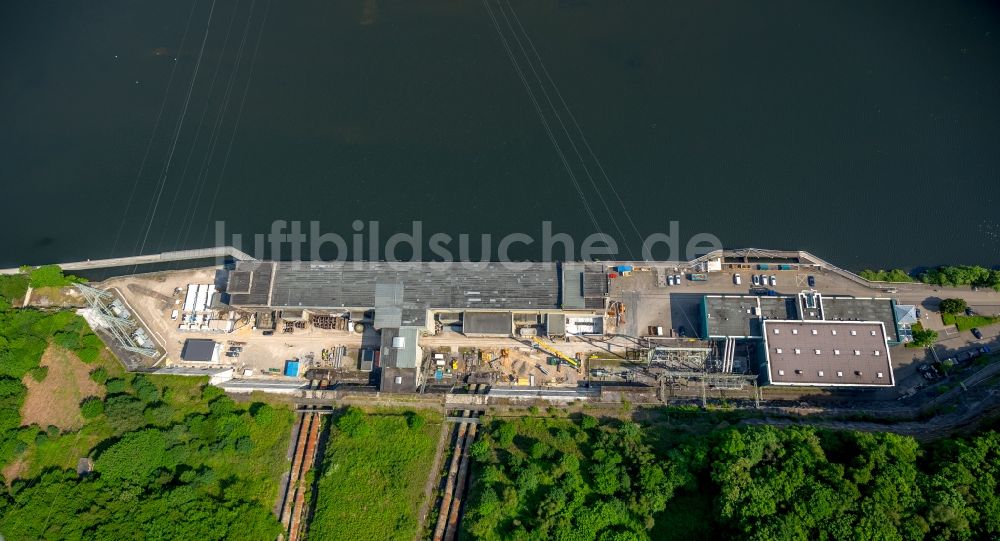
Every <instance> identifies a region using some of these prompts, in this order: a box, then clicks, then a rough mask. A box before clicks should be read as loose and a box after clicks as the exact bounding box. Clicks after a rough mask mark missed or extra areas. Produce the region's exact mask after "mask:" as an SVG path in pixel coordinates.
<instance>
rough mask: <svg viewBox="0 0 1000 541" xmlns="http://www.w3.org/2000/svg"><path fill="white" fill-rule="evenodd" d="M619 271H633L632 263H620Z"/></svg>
mask: <svg viewBox="0 0 1000 541" xmlns="http://www.w3.org/2000/svg"><path fill="white" fill-rule="evenodd" d="M616 268H617V269H618V272H632V265H618V266H617V267H616Z"/></svg>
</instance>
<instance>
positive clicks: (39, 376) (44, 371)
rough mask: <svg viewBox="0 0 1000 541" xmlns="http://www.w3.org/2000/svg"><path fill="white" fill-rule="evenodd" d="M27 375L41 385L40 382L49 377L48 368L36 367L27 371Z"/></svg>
mask: <svg viewBox="0 0 1000 541" xmlns="http://www.w3.org/2000/svg"><path fill="white" fill-rule="evenodd" d="M28 373H29V374H31V379H33V380H35V381H37V382H39V383H41V382H43V381H45V378H46V376H48V375H49V367H47V366H36V367H34V368H32V369H31V370H28Z"/></svg>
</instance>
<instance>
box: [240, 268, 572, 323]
mask: <svg viewBox="0 0 1000 541" xmlns="http://www.w3.org/2000/svg"><path fill="white" fill-rule="evenodd" d="M243 271H253V276H252V277H251V280H250V282H251V287H250V289H251V292H250V293H249V294H233V295H231V296H230V304H231V305H233V306H245V307H255V306H269V307H271V308H278V309H280V308H314V309H333V308H373V307H376V306H377V305H378V304H380V303H379V302H377V301H376V298H377V295H376V289H378V290H379V292H380V293H388V292H390V291H392V292H396V291H398V289H397V288H398V287H399V286H398V284H401V286H402V292H403V299H402V304H401V308H402V315H401V321H399V323H400V324H401V325H404V326H405V325H422V324H423V322H424V320H425V319H426V311H427V310H428V309H463V310H464V309H473V310H475V309H479V310H557V309H559V308H560V279H559V278H560V276H559V271H558V267H557V265H556V264H555V263H532V264H531V266H530V268H529V269H527V270H515V269H511V268H508V267H506V266H504V265H503V264H500V263H455V264H452V265H450V266H449V267H442V266H441V264H434V263H386V262H380V263H370V262H369V263H357V264H355V263H339V264H330V263H308V262H268V263H256V262H239V263H237V267H236V272H237V273H240V272H243ZM237 276H239V277H240V278H239V281H240V282H241V284H240V285H243V283H245V281H246V277H245V276H244V275H241V274H237ZM265 282H266V288H265ZM390 284H392V285H391V286H390ZM378 297H380V300H381V296H378ZM391 304H393V305H397V306H398V304H396V303H395V302H393V303H391Z"/></svg>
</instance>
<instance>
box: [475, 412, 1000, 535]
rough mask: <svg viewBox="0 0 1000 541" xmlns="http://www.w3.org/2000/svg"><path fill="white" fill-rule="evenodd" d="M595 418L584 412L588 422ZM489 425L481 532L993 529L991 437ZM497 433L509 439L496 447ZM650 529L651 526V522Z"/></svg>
mask: <svg viewBox="0 0 1000 541" xmlns="http://www.w3.org/2000/svg"><path fill="white" fill-rule="evenodd" d="M593 422H594V421H586V423H587V425H588V426H589V425H592V424H593ZM582 424H583V423H582V422H581V423H580V424H575V423H571V422H568V421H566V420H553V419H548V420H544V419H525V420H518V421H500V422H494V423H493V424H492V425H491V426H490V427H489V431H488V433H487V434H486V436H485V437H484V438H483V439H482V440H480V442H479V443H477V444H476V445H475V446H474V447H473V449H472V456H473V458H474V459H475V460H476V463H477V471H478V472H479V473H478V476H477V482H476V486H475V487H474V489H473V495H472V499H471V500H470V508H469V510H468V512H467V514H466V517H467V522H466V523H465V526H464V527H465V533H466V535H467V536H468V537H471V538H476V539H479V538H484V539H605V538H608V539H611V538H614V539H648V538H654V539H683V540H685V541H690V540H692V539H755V540H772V539H792V540H813V539H844V540H848V539H850V540H864V539H872V540H875V539H899V540H910V539H912V540H916V539H956V540H959V539H994V538H996V537H997V536H998V535H1000V483H998V481H1000V435H998V434H997V433H995V432H986V433H984V434H982V435H980V436H977V437H975V438H972V439H956V440H945V441H943V442H940V443H936V444H933V445H931V446H929V447H924V448H922V447H921V446H920V445H918V444H917V442H916V441H915V440H913V439H912V438H909V437H904V436H898V435H895V434H891V433H855V432H831V431H825V430H818V429H814V428H811V427H805V426H795V427H789V428H775V427H772V426H766V425H765V426H746V427H742V428H728V429H724V430H721V431H715V432H709V433H707V434H703V435H701V436H698V437H694V438H684V439H683V441H677V442H667V443H668V444H667V447H668V448H667V449H665V450H661V451H660V452H658V453H654V452H653V451H652V449H651V448H650V447H649V446H648V445H646V444H644V443H643V440H644V439H645V438H649V437H651V435H652V434H653V433H654V432H655V429H652V428H645V429H643V428H640V427H639V426H638V425H635V424H632V423H624V424H621V425H618V426H617V427H616V426H614V425H603V426H600V427H596V428H592V429H591V430H590V431H587V430H583V429H582V427H581V425H582ZM502 442H509V443H508V444H507V445H504V444H503V443H502ZM654 532H655V533H654Z"/></svg>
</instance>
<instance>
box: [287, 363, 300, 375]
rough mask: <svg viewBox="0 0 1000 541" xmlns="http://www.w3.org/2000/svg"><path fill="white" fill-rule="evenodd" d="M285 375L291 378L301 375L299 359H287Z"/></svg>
mask: <svg viewBox="0 0 1000 541" xmlns="http://www.w3.org/2000/svg"><path fill="white" fill-rule="evenodd" d="M285 375H286V376H288V377H290V378H297V377H299V361H285Z"/></svg>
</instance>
